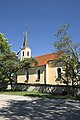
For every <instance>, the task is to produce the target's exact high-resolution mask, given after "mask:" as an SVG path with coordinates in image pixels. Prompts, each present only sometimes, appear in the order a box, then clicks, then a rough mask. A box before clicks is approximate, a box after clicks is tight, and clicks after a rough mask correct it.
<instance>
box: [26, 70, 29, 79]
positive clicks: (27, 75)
mask: <svg viewBox="0 0 80 120" xmlns="http://www.w3.org/2000/svg"><path fill="white" fill-rule="evenodd" d="M26 80H29V71H28V70H27V71H26Z"/></svg>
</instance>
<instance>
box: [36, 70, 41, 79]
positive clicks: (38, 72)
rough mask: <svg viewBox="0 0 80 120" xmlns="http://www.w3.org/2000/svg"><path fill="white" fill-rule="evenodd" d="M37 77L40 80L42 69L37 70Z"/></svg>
mask: <svg viewBox="0 0 80 120" xmlns="http://www.w3.org/2000/svg"><path fill="white" fill-rule="evenodd" d="M37 79H39V80H40V70H37Z"/></svg>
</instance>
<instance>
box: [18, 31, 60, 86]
mask: <svg viewBox="0 0 80 120" xmlns="http://www.w3.org/2000/svg"><path fill="white" fill-rule="evenodd" d="M31 51H32V50H31V48H30V47H29V45H28V35H27V31H26V32H25V33H24V41H23V46H22V48H21V49H20V60H23V59H24V58H30V57H32V55H31ZM60 55H61V53H59V52H56V53H51V54H44V55H41V56H36V57H34V58H35V59H36V60H37V61H38V64H37V65H34V66H33V67H31V68H29V69H24V70H20V71H19V72H18V75H17V83H26V84H50V85H59V84H60V85H61V84H62V83H61V82H60V78H61V72H62V65H61V63H56V64H55V61H56V60H57V59H58V58H59V56H60Z"/></svg>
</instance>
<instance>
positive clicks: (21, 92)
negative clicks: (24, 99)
mask: <svg viewBox="0 0 80 120" xmlns="http://www.w3.org/2000/svg"><path fill="white" fill-rule="evenodd" d="M0 94H5V95H18V96H31V97H42V98H61V99H76V98H75V97H73V96H69V95H67V96H62V95H53V94H46V93H40V92H26V91H5V92H0Z"/></svg>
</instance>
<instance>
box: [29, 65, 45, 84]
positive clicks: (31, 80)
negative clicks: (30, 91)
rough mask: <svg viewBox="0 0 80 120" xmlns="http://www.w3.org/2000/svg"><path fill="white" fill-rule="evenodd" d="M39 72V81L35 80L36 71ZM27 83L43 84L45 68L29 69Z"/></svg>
mask: <svg viewBox="0 0 80 120" xmlns="http://www.w3.org/2000/svg"><path fill="white" fill-rule="evenodd" d="M38 70H40V79H38V78H37V71H38ZM28 83H32V84H44V83H45V67H44V66H42V67H35V68H30V69H29V80H28Z"/></svg>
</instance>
